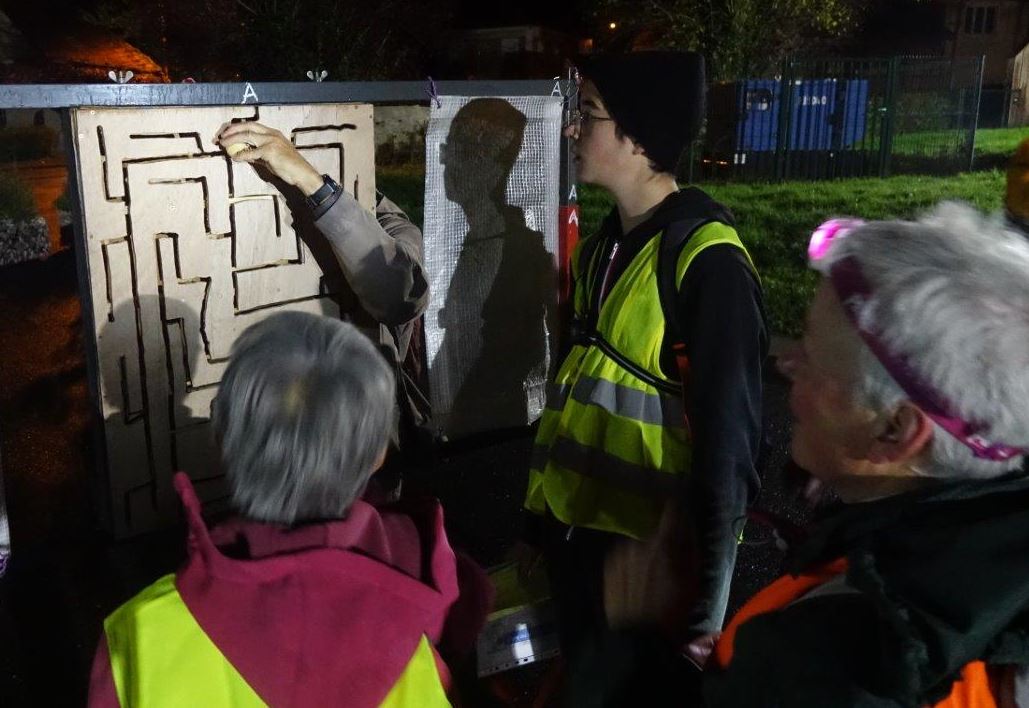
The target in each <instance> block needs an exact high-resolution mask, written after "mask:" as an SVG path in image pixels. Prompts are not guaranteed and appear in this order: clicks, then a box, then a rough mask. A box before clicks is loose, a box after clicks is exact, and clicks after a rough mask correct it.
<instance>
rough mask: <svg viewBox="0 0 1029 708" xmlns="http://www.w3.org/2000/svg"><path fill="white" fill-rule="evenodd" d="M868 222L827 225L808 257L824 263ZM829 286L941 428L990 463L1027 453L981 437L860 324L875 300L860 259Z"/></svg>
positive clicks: (835, 272) (837, 272)
mask: <svg viewBox="0 0 1029 708" xmlns="http://www.w3.org/2000/svg"><path fill="white" fill-rule="evenodd" d="M864 223H865V222H863V221H861V220H860V219H833V220H832V221H827V222H826V223H824V224H822V225H821V226H819V227H818V228H817V229H816V230H815V232H814V233H813V234H812V235H811V242H810V244H809V245H808V257H809V258H810V259H811V260H812V261H818V260H821V259H822V258H824V257H825V254H826V253H827V252H828V250H829V244H831V243H832V242H833V241H834V240H835V239H837V238H843V237H844V236H846V235H847V234H848V233H850V232H851V231H853V230H854V229H856V228H858V227H859V226H861V225H863V224H864ZM829 282H831V283H832V285H833V289H834V290H835V291H836V296H837V297H838V298H839V301H840V303H841V304H842V305H843V311H844V312H845V313H846V314H847V318H848V319H849V320H850V321H851V323H852V324H853V325H854V327H855V328H856V329H857V331H858V334H859V335H860V336H861V339H862V340H864V342H865V345H866V346H867V347H868V348H869V350H871V352H872V354H874V355H875V358H876V359H878V360H879V363H880V364H882V366H883V368H884V369H886V371H887V372H888V373H889V375H890V376H891V377H892V378H893V380H894V381H896V382H897V385H898V386H900V388H901V390H903V391H904V393H905V394H907V396H908V398H909V399H910V400H911V402H912V403H914V404H915V405H917V406H918V407H919V408H921V409H922V411H923V412H924V413H925V414H926V415H927V416H929V417H930V418H931V419H932V420H933V421H934V422H935V423H936V424H937V425H939V426H940V427H941V428H943V429H944V430H946V431H947V432H948V433H950V434H951V435H953V436H954V437H955V438H957V439H958V440H960V441H961V442H962V444H964V445H965V446H966V447H968V448H969V449H971V450H972V453H973V454H974V455H975V456H976V457H979V458H982V459H985V460H996V461H1002V460H1009V459H1011V458H1012V457H1016V456H1018V455H1023V454H1025V453H1026V450H1025V449H1023V448H1018V447H1014V446H1011V445H1005V444H1004V443H995V442H991V441H990V440H987V439H986V438H984V437H983V436H982V435H980V433H981V432H982V431H983V430H985V429H986V427H987V426H986V425H985V424H983V423H980V422H976V421H967V420H964V419H963V418H961V417H960V416H959V415H957V414H956V413H955V412H954V406H953V405H951V403H950V402H949V401H948V400H947V398H946V397H945V396H943V394H941V393H940V392H939V391H937V390H936V389H935V388H933V386H932V385H930V384H929V383H928V382H927V381H926V380H925V379H924V378H923V377H922V376H921V375H920V374H919V373H918V372H917V371H915V369H914V367H912V366H911V363H910V361H909V359H908V357H906V356H904V355H903V354H897V353H894V352H893V351H891V350H890V348H889V347H888V346H887V345H886V343H885V342H883V341H882V339H880V337H879V334H878V333H876V332H874V331H872V330H870V329H868V328H866V327H862V326H861V309H862V307H863V306H864V304H865V302H867V301H868V299H869V298H870V297H871V295H872V287H871V285H870V284H869V282H868V279H867V278H865V275H864V273H863V272H862V271H861V267H860V265H859V264H858V262H857V260H856V259H854V258H853V257H849V256H848V257H846V258H843V259H841V260H839V261H837V262H836V263H835V264H833V266H832V268H831V270H830V271H829Z"/></svg>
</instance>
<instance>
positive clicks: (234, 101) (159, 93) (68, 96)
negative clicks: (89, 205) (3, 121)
mask: <svg viewBox="0 0 1029 708" xmlns="http://www.w3.org/2000/svg"><path fill="white" fill-rule="evenodd" d="M435 95H440V96H443V95H450V96H560V97H562V98H563V99H564V101H565V115H566V116H567V113H568V110H569V108H570V107H574V106H569V103H570V99H571V98H572V97H574V95H575V85H574V82H573V81H572V80H571V77H568V78H567V79H565V80H558V79H554V80H550V81H440V82H435V83H433V82H431V81H368V82H364V81H358V82H307V83H264V82H257V83H250V82H240V83H231V84H226V83H222V84H113V83H112V84H26V85H0V109H40V108H49V109H54V110H58V111H59V112H60V113H61V122H62V129H63V130H64V132H65V134H66V135H68V136H70V135H71V112H70V110H68V109H71V108H81V107H94V106H95V107H104V108H117V107H137V108H138V107H149V106H233V105H275V104H279V105H282V104H287V105H288V104H310V103H373V104H412V103H429V102H430V101H431V100H432V98H433V97H434V96H435ZM73 144H74V141H73V140H71V139H69V140H68V141H67V145H66V149H67V151H68V159H69V166H73V165H74V164H75V159H76V158H75V155H74V147H73ZM560 155H561V164H560V173H559V175H560V177H559V190H560V194H559V204H560V206H561V209H560V211H559V215H558V229H559V249H560V253H559V258H561V259H566V258H567V257H568V251H569V249H568V243H567V239H566V238H565V232H566V229H567V228H568V224H567V223H566V219H567V218H568V213H569V211H570V210H572V211H575V212H576V214H575V216H576V221H577V217H578V213H577V207H576V205H575V198H574V190H573V185H574V184H575V166H574V162H573V160H572V159H571V143H570V141H569V140H568V139H567V138H565V137H564V136H563V135H562V137H561V149H560ZM68 179H69V185H68V193H69V195H70V196H71V200H72V211H73V217H74V222H75V228H76V231H79V232H80V233H81V228H82V226H81V225H82V210H81V205H80V204H79V194H78V186H77V184H76V183H75V182H76V173H75V170H74V169H70V170H69V175H68ZM76 241H77V242H78V243H79V246H78V248H79V250H80V252H79V253H78V255H79V258H78V259H77V261H78V271H79V272H78V278H79V282H80V284H81V283H87V282H88V274H87V273H86V258H85V257H84V249H85V245H84V241H83V239H81V238H78V239H76ZM91 320H92V316H91V313H90V311H89V309H88V308H85V307H84V308H83V318H82V325H83V327H84V330H85V331H86V332H91V331H92V327H93V323H92V321H91ZM97 365H98V362H97V361H96V351H95V348H94V347H92V346H87V347H86V368H87V370H88V371H89V372H90V373H89V379H90V381H91V382H95V381H96V380H97V375H96V372H97ZM90 389H91V390H90V395H91V397H92V398H93V400H94V403H95V401H96V400H97V396H98V394H99V392H98V391H96V390H94V386H93V385H91V386H90ZM94 434H95V443H96V445H97V448H96V449H97V456H98V459H101V460H102V459H104V455H105V453H104V452H103V451H104V448H105V445H106V441H105V440H104V438H103V435H102V433H101V430H100V428H99V427H97V428H96V429H95V430H94ZM96 473H97V474H98V475H99V479H98V480H97V481H98V482H99V484H97V485H96V486H95V487H94V490H95V491H96V492H97V493H96V494H95V497H96V498H95V499H94V501H95V502H96V503H97V505H98V506H97V509H98V511H99V512H100V516H101V518H103V519H110V514H111V512H112V510H111V508H110V504H109V502H110V499H109V497H108V495H106V494H102V493H99V492H100V490H101V489H102V488H103V487H105V486H106V485H107V482H108V480H106V479H104V478H103V477H104V476H106V475H107V469H106V465H105V464H103V463H101V464H98V465H97V468H96Z"/></svg>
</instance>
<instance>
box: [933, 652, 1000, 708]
mask: <svg viewBox="0 0 1029 708" xmlns="http://www.w3.org/2000/svg"><path fill="white" fill-rule="evenodd" d="M990 674H991V668H990V667H987V666H986V664H985V663H983V662H981V661H973V662H971V663H968V664H965V668H963V669H962V670H961V678H959V679H958V680H957V681H955V682H954V687H953V688H952V689H951V691H950V695H949V696H947V697H946V698H944V699H943V700H942V701H940V702H939V703H937V704H936V705H934V706H933V708H997V705H998V704H997V698H996V691H995V690H994V685H993V684H994V682H993V677H992V676H991V675H990Z"/></svg>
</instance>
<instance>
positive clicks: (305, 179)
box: [211, 121, 324, 196]
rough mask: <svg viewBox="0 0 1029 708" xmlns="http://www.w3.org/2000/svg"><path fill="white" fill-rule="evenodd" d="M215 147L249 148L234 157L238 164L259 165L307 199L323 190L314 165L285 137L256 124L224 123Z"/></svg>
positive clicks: (216, 136) (217, 134)
mask: <svg viewBox="0 0 1029 708" xmlns="http://www.w3.org/2000/svg"><path fill="white" fill-rule="evenodd" d="M211 142H213V143H214V144H215V145H219V146H221V147H228V146H229V145H234V144H236V143H245V144H247V145H250V146H252V147H250V149H248V150H243V151H242V152H239V153H236V155H234V156H232V159H233V160H235V161H236V162H250V163H254V162H258V161H260V162H261V163H262V164H263V165H264V166H265V167H267V168H268V170H269V171H271V173H272V174H273V175H275V176H276V177H278V178H279V179H281V180H282V181H283V182H285V183H286V184H290V185H292V186H294V187H296V188H297V189H299V190H300V191H301V192H303V193H304V195H305V196H310V195H312V194H314V193H315V192H317V191H318V189H319V188H320V187H321V186H322V184H324V183H323V181H322V176H321V175H320V174H318V171H317V170H316V169H314V167H312V166H311V163H310V162H308V161H307V160H305V159H304V157H303V156H302V155H301V154H300V153H299V152H298V151H297V149H296V147H294V146H293V143H292V142H290V141H289V139H287V138H286V136H285V135H283V134H282V133H280V132H279V131H277V130H275V129H274V128H269V127H268V126H266V125H261V124H260V123H255V122H253V121H250V122H246V123H225V124H224V125H222V127H221V128H219V129H218V132H217V133H216V134H215V136H214V139H213V140H212V141H211Z"/></svg>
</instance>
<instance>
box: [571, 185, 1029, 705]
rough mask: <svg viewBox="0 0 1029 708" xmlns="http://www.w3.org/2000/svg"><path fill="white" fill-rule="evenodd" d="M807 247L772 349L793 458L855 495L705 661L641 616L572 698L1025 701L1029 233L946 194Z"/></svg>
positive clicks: (606, 701) (818, 236)
mask: <svg viewBox="0 0 1029 708" xmlns="http://www.w3.org/2000/svg"><path fill="white" fill-rule="evenodd" d="M809 255H810V257H811V262H812V265H813V267H814V268H815V269H817V270H818V272H819V273H821V274H822V276H823V277H822V281H821V284H820V285H819V287H818V290H817V293H816V295H815V298H814V301H813V303H812V305H811V307H810V309H809V312H808V316H807V325H806V331H805V334H804V337H803V341H802V343H801V344H800V345H799V346H798V347H797V348H796V349H795V350H794V351H793V352H791V353H789V354H787V355H785V356H784V357H782V359H781V360H780V365H781V368H782V369H783V371H784V373H786V374H787V375H788V376H789V378H790V379H791V380H792V389H791V393H790V409H791V411H792V415H793V419H794V422H793V431H792V440H791V452H792V455H793V457H794V459H795V460H796V462H797V463H798V464H799V465H800V466H802V467H803V468H804V469H806V470H808V471H810V473H811V474H812V475H813V477H814V479H815V480H817V481H818V482H819V483H821V484H824V485H826V486H827V487H828V488H831V489H832V490H834V491H835V492H836V494H838V495H839V497H840V499H841V500H842V505H841V506H840V507H839V508H838V509H837V510H835V511H833V512H830V513H828V514H827V515H826V516H825V518H824V519H823V520H821V521H820V522H818V523H817V524H816V525H815V526H814V527H813V528H812V529H811V533H810V535H809V537H808V538H807V539H806V540H805V541H803V542H802V543H800V544H799V545H798V546H797V547H795V548H794V549H793V552H792V555H791V557H790V559H789V561H788V565H787V570H788V572H787V574H786V575H784V576H783V577H782V578H780V579H779V580H777V581H776V582H774V583H773V584H772V585H770V586H768V587H767V588H765V589H764V590H762V591H761V592H759V593H758V595H756V596H755V597H754V598H753V599H751V600H750V601H749V602H748V604H747V605H745V606H744V607H743V608H742V609H741V610H740V611H739V612H738V613H737V614H736V616H735V617H734V618H733V619H732V620H731V621H730V622H729V624H728V625H727V628H726V630H725V632H724V633H723V634H722V635H721V637H720V638H718V640H717V642H716V643H715V646H714V649H713V653H712V654H711V655H710V658H709V659H708V661H707V665H706V668H705V669H704V671H703V673H702V674H701V673H700V672H699V671H697V670H696V669H695V668H693V667H691V666H689V665H687V664H686V662H684V661H677V660H675V659H674V658H672V657H674V652H672V651H667V652H664V653H662V652H661V650H660V649H659V646H658V643H656V642H655V637H654V635H653V634H648V633H647V632H645V631H643V630H642V628H637V629H639V630H640V631H639V632H636V633H635V634H634V633H632V632H626V633H624V634H622V635H620V636H614V635H612V636H609V637H608V642H607V645H606V646H605V648H604V650H603V652H602V654H603V657H604V658H603V660H602V661H600V662H599V663H600V664H601V666H609V667H621V668H620V669H613V670H614V671H615V672H617V671H618V670H621V671H622V674H621V677H619V678H612V679H611V682H610V683H609V684H608V686H607V687H606V688H604V689H600V693H601V694H602V697H601V696H600V695H598V694H597V693H592V694H591V691H593V690H594V688H595V684H594V683H593V682H591V681H584V682H581V683H580V684H579V689H580V690H579V697H580V700H579V703H580V704H583V705H622V703H620V702H619V701H620V699H621V698H622V697H624V696H625V695H632V691H633V690H634V689H633V687H637V688H638V687H639V686H648V687H654V690H655V691H658V692H664V695H665V697H663V698H662V699H661V700H658V701H657V703H656V704H658V705H666V704H668V701H669V698H668V696H670V697H671V700H672V701H673V702H674V703H673V704H675V705H706V706H712V707H713V706H719V707H720V706H791V707H796V708H805V707H808V706H810V707H812V708H813V707H815V706H819V707H820V706H840V707H846V706H905V707H908V706H910V707H912V708H914V707H915V706H940V707H941V708H942V707H944V706H946V707H949V708H958V706H972V705H975V706H987V705H988V706H1016V705H1017V706H1025V705H1029V671H1027V667H1029V476H1027V475H1026V474H1025V473H1024V472H1023V471H1021V469H1020V468H1021V466H1022V465H1023V462H1024V460H1025V458H1026V453H1027V451H1029V408H1027V407H1026V405H1025V401H1026V400H1029V241H1027V240H1026V239H1025V238H1024V236H1023V235H1022V234H1021V233H1019V232H1017V231H1016V230H1014V229H1012V228H1011V227H1010V226H1009V225H1007V223H1006V222H1005V221H1004V220H1003V218H1002V217H995V218H987V217H984V216H981V215H980V214H979V213H978V212H976V211H975V210H973V209H972V208H970V207H966V206H962V205H957V204H944V205H941V206H940V207H938V208H937V209H935V210H934V211H932V212H931V213H929V214H928V215H926V216H925V217H924V218H921V219H919V220H918V221H914V222H906V221H885V222H873V223H861V222H856V221H848V220H835V221H832V222H829V223H827V224H826V225H825V226H823V227H822V228H820V229H819V230H818V231H816V232H815V235H814V237H813V238H812V242H811V247H810V249H809ZM644 657H648V658H646V659H645V658H644ZM662 657H664V658H663V659H662ZM676 665H678V668H676ZM633 667H634V668H633ZM594 670H596V669H594ZM648 672H649V679H650V680H649V681H647V680H643V678H642V677H643V676H644V675H648ZM626 692H629V693H626Z"/></svg>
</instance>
